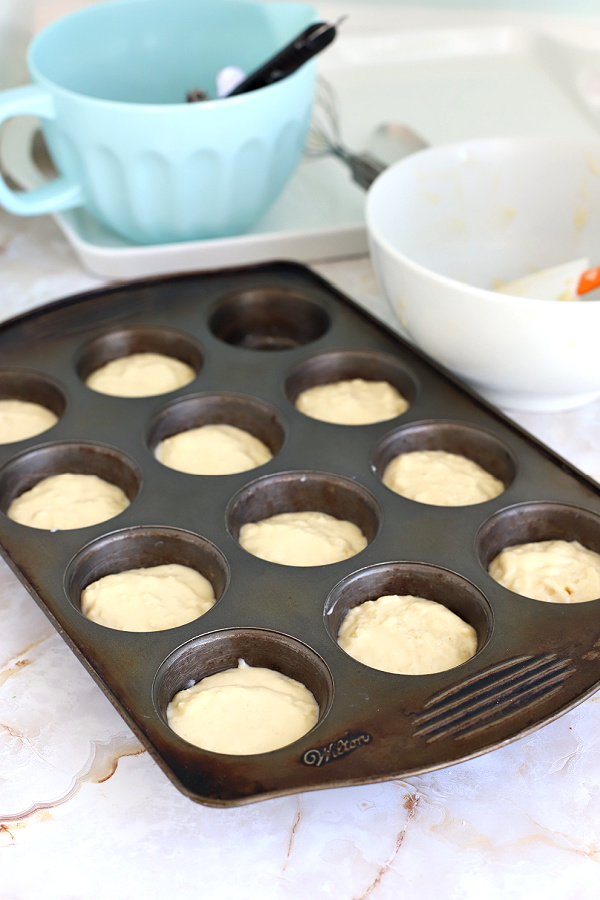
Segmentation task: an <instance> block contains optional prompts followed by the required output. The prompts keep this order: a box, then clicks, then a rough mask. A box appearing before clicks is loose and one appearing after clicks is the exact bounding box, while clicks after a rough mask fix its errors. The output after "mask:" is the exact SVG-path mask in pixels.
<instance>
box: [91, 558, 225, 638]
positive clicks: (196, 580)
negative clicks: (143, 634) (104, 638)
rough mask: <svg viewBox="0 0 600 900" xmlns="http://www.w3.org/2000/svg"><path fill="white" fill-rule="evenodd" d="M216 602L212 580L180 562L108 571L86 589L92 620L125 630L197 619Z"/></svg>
mask: <svg viewBox="0 0 600 900" xmlns="http://www.w3.org/2000/svg"><path fill="white" fill-rule="evenodd" d="M214 604H215V592H214V590H213V586H212V584H211V583H210V581H209V580H208V579H207V578H205V577H204V575H201V574H200V572H197V571H196V570H195V569H192V568H190V567H189V566H183V565H180V564H178V563H166V564H164V565H158V566H149V567H146V568H140V569H127V570H126V571H124V572H115V573H113V574H110V575H105V576H104V577H103V578H100V579H98V581H94V582H92V583H91V584H89V585H88V586H87V587H86V588H84V590H83V591H82V592H81V611H82V612H83V614H84V615H85V616H87V617H88V619H91V620H92V621H93V622H97V623H98V624H99V625H104V626H105V627H107V628H115V629H118V630H120V631H162V630H163V629H165V628H176V627H177V626H178V625H184V624H185V623H186V622H192V621H193V620H194V619H197V618H198V617H199V616H202V615H204V613H205V612H207V611H208V610H209V609H210V608H211V607H212V606H214Z"/></svg>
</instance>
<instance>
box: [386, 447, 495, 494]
mask: <svg viewBox="0 0 600 900" xmlns="http://www.w3.org/2000/svg"><path fill="white" fill-rule="evenodd" d="M383 483H384V484H385V485H386V486H387V487H389V488H390V490H392V491H395V493H396V494H401V495H402V496H403V497H408V498H409V499H410V500H417V501H418V502H419V503H429V504H431V505H432V506H469V505H470V504H472V503H482V502H483V501H484V500H491V499H492V497H497V496H498V494H501V493H502V491H503V490H504V485H503V483H502V482H501V481H500V480H499V479H498V478H495V477H494V476H493V475H490V473H489V472H486V471H485V469H482V468H481V466H479V465H477V463H475V462H473V460H472V459H468V458H467V457H466V456H461V455H460V454H458V453H448V452H447V451H446V450H414V451H413V452H411V453H401V454H400V455H399V456H396V457H395V459H393V460H392V461H391V462H390V463H389V464H388V466H387V467H386V469H385V472H384V473H383Z"/></svg>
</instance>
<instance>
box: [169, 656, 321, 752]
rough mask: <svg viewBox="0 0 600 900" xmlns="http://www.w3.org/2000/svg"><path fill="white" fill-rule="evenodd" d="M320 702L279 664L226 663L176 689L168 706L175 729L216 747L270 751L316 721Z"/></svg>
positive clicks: (198, 742)
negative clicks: (231, 665)
mask: <svg viewBox="0 0 600 900" xmlns="http://www.w3.org/2000/svg"><path fill="white" fill-rule="evenodd" d="M318 718H319V707H318V704H317V701H316V700H315V698H314V697H313V695H312V694H311V692H310V691H309V690H308V688H306V687H305V686H304V685H303V684H301V683H300V682H299V681H295V680H294V679H293V678H288V677H287V676H286V675H282V674H281V673H280V672H276V671H275V670H274V669H265V668H261V667H255V666H248V665H247V664H246V663H245V662H244V661H243V660H241V659H240V660H239V663H238V667H237V669H226V670H225V671H224V672H218V673H217V674H216V675H209V676H208V677H207V678H203V679H202V680H201V681H199V682H198V683H197V684H195V685H193V687H191V688H187V689H185V690H182V691H179V693H177V694H175V696H174V697H173V699H172V700H171V702H170V704H169V706H168V708H167V721H168V723H169V725H170V727H171V728H172V729H173V731H174V732H175V733H176V734H178V735H179V736H180V737H182V738H184V740H186V741H189V743H190V744H195V745H196V746H197V747H202V748H203V749H205V750H212V751H213V752H215V753H229V754H235V755H239V754H247V753H266V752H268V751H269V750H276V749H277V748H278V747H285V746H286V744H291V743H292V741H295V740H297V739H298V738H300V737H302V735H303V734H306V732H307V731H310V729H311V728H312V727H313V726H314V725H316V723H317V720H318Z"/></svg>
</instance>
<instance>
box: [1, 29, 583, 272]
mask: <svg viewBox="0 0 600 900" xmlns="http://www.w3.org/2000/svg"><path fill="white" fill-rule="evenodd" d="M582 31H583V29H582ZM584 37H585V40H581V41H579V40H574V39H573V37H572V33H571V32H569V40H563V39H562V37H561V36H557V35H555V34H551V33H548V31H547V30H546V31H544V30H543V29H542V28H540V29H539V30H538V29H536V28H535V27H534V28H530V27H527V28H522V27H512V26H511V27H503V26H491V27H460V28H440V29H431V28H420V29H411V30H404V31H401V32H391V33H372V34H364V35H358V34H352V33H349V34H346V35H345V34H344V31H343V28H342V29H340V36H339V37H338V39H337V40H336V42H335V44H333V45H332V46H331V47H330V48H328V50H327V52H325V53H324V54H323V55H322V57H321V58H320V60H319V65H320V72H321V75H322V77H324V78H325V79H326V80H327V81H328V82H329V83H330V84H331V85H332V86H333V88H334V90H335V92H336V94H337V98H338V107H339V118H340V123H341V128H342V136H343V138H344V141H345V143H346V144H347V145H349V146H350V147H351V149H353V150H362V149H364V148H365V147H367V146H368V144H369V136H370V135H371V134H372V132H373V130H374V128H375V127H376V126H377V125H379V124H380V123H381V122H385V121H396V122H402V123H405V124H408V125H410V126H411V127H412V128H413V129H414V130H416V131H417V132H418V133H420V134H421V135H422V136H423V137H424V138H425V140H426V141H427V142H428V143H429V144H432V145H434V144H440V143H447V142H452V141H455V140H463V139H468V138H473V137H486V136H494V135H532V134H547V135H571V136H580V137H590V136H597V135H598V134H599V133H600V20H599V23H598V26H597V30H596V31H594V29H593V28H592V29H590V28H589V27H588V28H586V29H585V33H584ZM35 127H36V123H35V120H31V119H29V118H24V117H23V118H21V119H13V120H11V122H10V123H8V127H6V128H5V131H4V132H3V139H2V145H1V148H0V154H1V159H2V163H3V166H4V167H5V169H6V170H8V171H9V173H10V174H11V175H12V176H13V178H14V179H15V180H16V181H18V182H20V183H22V184H23V185H26V186H33V185H35V184H37V183H40V181H41V180H43V179H41V178H40V175H39V173H38V172H37V171H36V169H35V168H34V167H33V165H32V163H31V159H30V155H29V153H28V151H27V147H28V145H29V144H30V141H31V135H32V131H33V129H34V128H35ZM364 198H365V194H364V191H363V190H362V189H361V188H359V187H357V186H356V185H355V184H354V183H353V182H352V180H351V178H350V176H349V173H348V171H347V169H346V168H345V166H344V165H343V164H342V163H341V162H339V161H338V160H336V159H333V158H321V159H304V160H303V161H302V162H301V164H300V167H299V169H298V170H297V172H296V174H295V175H294V177H293V178H292V180H291V182H290V183H289V185H288V186H287V188H286V190H285V191H284V193H283V194H282V196H281V197H280V198H279V200H278V201H277V202H276V204H275V205H274V206H273V207H272V208H271V210H270V211H269V212H268V214H267V215H266V216H265V217H264V218H263V219H262V220H261V221H260V222H259V223H258V224H257V225H256V226H255V227H254V228H253V229H252V231H251V232H249V233H247V234H244V235H240V236H238V237H233V238H225V239H219V240H203V241H190V242H185V243H175V244H161V245H156V246H139V245H134V244H132V243H129V242H128V241H126V240H124V239H122V238H120V237H119V236H118V235H116V234H114V233H113V232H111V231H109V230H108V229H106V228H104V227H103V226H101V225H99V224H98V223H96V222H95V221H94V220H93V219H92V218H91V216H89V215H88V214H87V213H86V212H85V211H84V210H82V209H78V210H73V211H69V212H66V213H62V214H60V215H56V216H55V219H56V222H57V223H58V225H59V227H60V228H61V230H62V231H63V233H64V235H65V236H66V238H67V240H68V241H69V243H70V244H71V246H72V247H73V249H74V251H75V252H76V254H77V255H78V257H79V258H80V260H81V262H82V264H83V265H84V266H85V267H86V268H87V269H89V270H90V271H91V272H92V273H93V274H95V275H100V276H102V277H108V278H116V279H124V280H127V279H132V278H138V277H145V276H151V275H157V274H163V273H167V272H177V271H186V270H208V269H217V268H221V267H223V266H229V265H238V264H245V263H253V262H260V261H262V260H266V259H270V258H275V257H278V258H293V259H296V260H300V261H303V262H315V261H317V260H322V259H326V258H335V257H345V256H352V255H356V254H360V253H366V252H367V240H366V233H365V227H364V218H363V209H364Z"/></svg>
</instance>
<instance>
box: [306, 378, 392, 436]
mask: <svg viewBox="0 0 600 900" xmlns="http://www.w3.org/2000/svg"><path fill="white" fill-rule="evenodd" d="M296 409H298V410H299V411H300V412H301V413H304V415H306V416H310V417H311V418H312V419H320V420H321V421H322V422H333V423H334V424H337V425H370V424H372V423H373V422H385V421H386V420H387V419H393V418H395V416H399V415H400V414H401V413H403V412H406V410H407V409H408V401H407V400H405V398H404V397H403V396H402V394H400V392H399V391H397V390H396V388H395V387H393V386H392V385H391V384H389V383H388V382H387V381H365V380H364V379H363V378H352V379H349V380H347V381H333V382H331V383H330V384H318V385H315V387H311V388H307V389H306V390H305V391H302V392H301V393H300V394H298V396H297V398H296Z"/></svg>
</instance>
